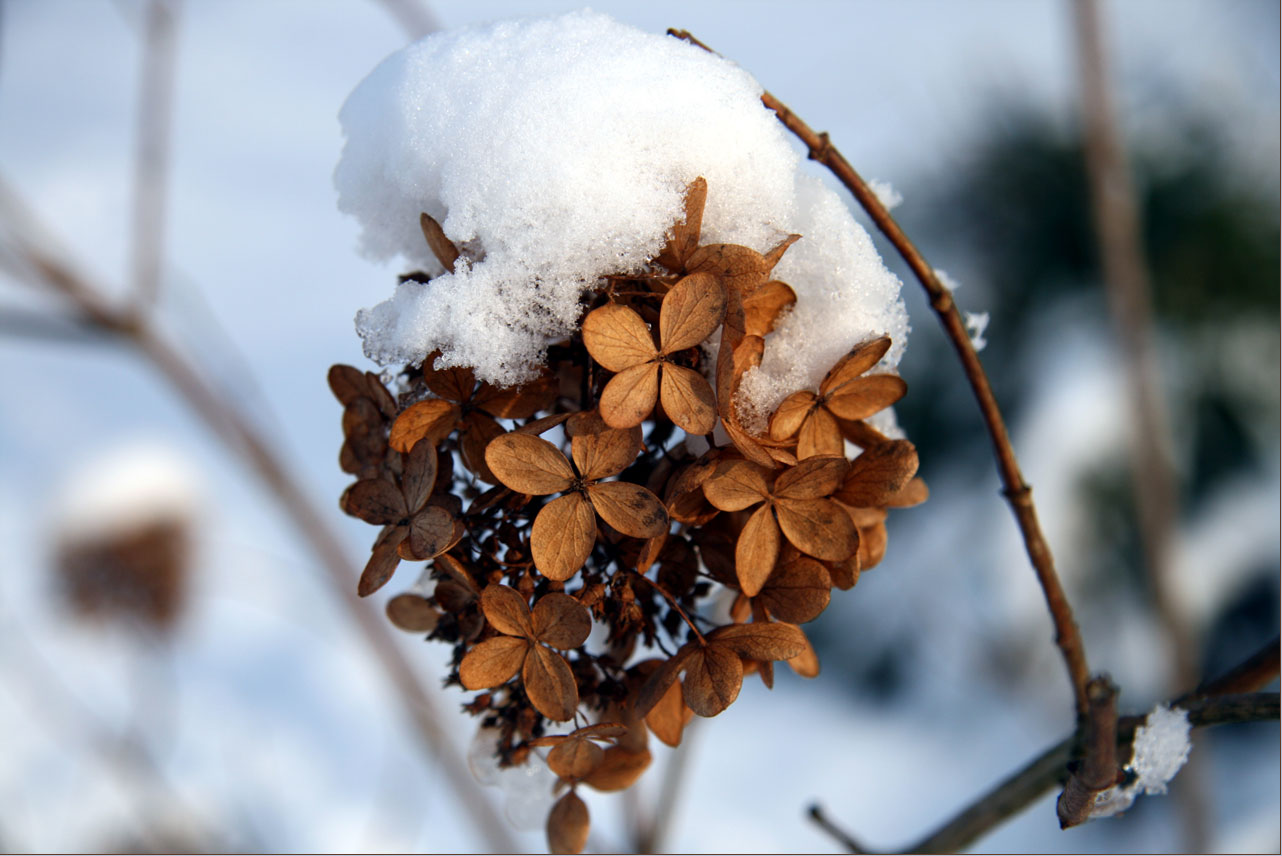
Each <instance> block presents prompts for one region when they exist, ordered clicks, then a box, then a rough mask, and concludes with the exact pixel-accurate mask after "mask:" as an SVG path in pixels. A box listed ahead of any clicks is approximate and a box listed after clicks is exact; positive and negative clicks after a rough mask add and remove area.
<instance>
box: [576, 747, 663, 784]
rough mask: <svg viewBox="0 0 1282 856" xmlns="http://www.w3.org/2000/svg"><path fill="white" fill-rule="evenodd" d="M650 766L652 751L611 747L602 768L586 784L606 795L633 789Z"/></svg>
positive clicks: (606, 751)
mask: <svg viewBox="0 0 1282 856" xmlns="http://www.w3.org/2000/svg"><path fill="white" fill-rule="evenodd" d="M649 766H650V750H648V749H640V750H633V749H624V748H623V747H622V746H611V747H610V748H609V749H606V750H605V755H604V757H603V758H602V760H601V764H600V766H598V767H597V768H596V770H594V771H593V772H592V774H591V775H589V776H588V777H587V779H586V780H585V783H586V784H588V785H591V786H592V787H593V788H596V789H597V790H598V791H605V792H606V793H609V792H612V791H622V790H626V789H627V788H630V787H632V785H633V784H634V783H635V782H636V780H637V779H639V778H641V774H642V773H644V772H645V771H646V768H647V767H649Z"/></svg>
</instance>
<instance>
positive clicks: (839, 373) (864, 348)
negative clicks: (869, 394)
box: [819, 336, 890, 395]
mask: <svg viewBox="0 0 1282 856" xmlns="http://www.w3.org/2000/svg"><path fill="white" fill-rule="evenodd" d="M888 350H890V337H889V336H882V337H881V338H878V339H873V340H872V341H871V342H864V343H863V344H862V345H857V346H855V347H854V348H852V349H851V351H850V353H848V354H846V355H845V356H844V357H842V358H841V359H840V360H838V361H837V364H836V365H835V366H833V367H832V368H831V369H829V370H828V375H827V376H826V377H825V378H824V379H823V382H822V383H821V384H819V392H820V394H822V395H826V394H827V393H829V392H832V391H833V390H835V389H838V388H839V387H841V386H844V385H845V384H847V383H850V382H851V381H852V380H854V379H855V378H857V377H859V376H860V375H861V374H863V373H864V372H866V371H868V370H869V369H870V368H872V367H873V366H875V365H877V361H878V360H880V359H881V358H882V357H884V356H886V352H887V351H888Z"/></svg>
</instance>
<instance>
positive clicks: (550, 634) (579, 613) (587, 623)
mask: <svg viewBox="0 0 1282 856" xmlns="http://www.w3.org/2000/svg"><path fill="white" fill-rule="evenodd" d="M533 623H534V638H536V639H538V640H539V641H540V642H542V643H543V644H544V645H551V646H552V647H553V648H560V649H562V650H565V649H568V648H577V647H579V646H580V645H582V644H583V643H584V641H585V640H586V639H587V638H588V634H589V633H591V632H592V616H591V615H589V614H588V610H587V608H586V607H585V606H583V604H581V603H579V602H578V601H577V600H575V599H574V598H572V597H570V596H569V595H568V594H563V593H562V592H548V593H547V594H545V595H543V597H541V598H539V599H538V600H537V601H535V602H534V610H533Z"/></svg>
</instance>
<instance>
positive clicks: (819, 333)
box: [334, 11, 908, 410]
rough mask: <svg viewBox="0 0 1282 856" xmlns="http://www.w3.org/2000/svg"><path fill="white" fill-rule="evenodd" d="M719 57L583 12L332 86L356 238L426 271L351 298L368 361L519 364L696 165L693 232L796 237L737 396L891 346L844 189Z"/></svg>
mask: <svg viewBox="0 0 1282 856" xmlns="http://www.w3.org/2000/svg"><path fill="white" fill-rule="evenodd" d="M761 92H762V87H761V86H760V85H759V84H758V83H757V82H756V81H755V80H754V79H753V78H752V77H751V76H750V75H749V74H748V73H747V72H745V71H744V70H743V69H741V68H739V67H738V66H736V65H734V64H733V63H732V62H730V61H728V60H725V59H722V58H719V57H717V56H714V55H711V54H709V53H706V52H705V51H703V50H701V49H699V48H696V47H693V46H692V45H689V44H687V43H685V42H682V41H679V40H677V39H674V38H671V37H668V36H664V35H658V34H649V33H644V32H642V31H640V30H636V29H633V28H631V27H628V26H625V25H622V24H619V23H617V22H615V21H614V20H612V19H610V18H609V17H607V16H605V15H601V14H597V13H594V12H590V11H580V12H575V13H571V14H568V15H564V16H560V17H555V18H544V19H528V20H520V21H509V22H502V23H498V24H494V25H490V26H486V27H474V28H468V29H462V30H457V31H454V32H449V33H441V34H434V35H431V36H429V37H427V38H425V39H423V40H421V41H419V42H417V43H415V44H412V45H410V46H408V47H406V48H404V49H403V50H401V51H399V52H397V53H395V54H393V55H392V56H391V57H389V58H388V59H386V60H385V61H384V62H383V63H382V64H381V65H379V66H378V68H376V69H375V70H374V72H373V73H372V74H370V75H369V77H367V78H366V79H365V81H363V82H362V83H361V84H360V86H358V87H357V89H356V91H355V92H353V93H352V95H351V96H350V97H349V98H348V100H347V103H346V104H345V105H344V107H343V109H342V112H341V114H340V119H341V121H342V125H343V131H344V134H345V135H346V140H347V142H346V145H345V147H344V150H343V155H342V158H341V160H340V162H339V164H338V167H337V169H336V171H335V175H334V181H335V185H336V186H337V188H338V192H339V207H340V209H342V210H343V211H344V212H346V213H349V214H351V215H354V216H355V217H356V218H357V219H358V220H359V222H360V224H361V227H362V237H361V242H362V249H363V251H364V252H365V253H366V254H367V255H368V256H370V257H372V258H374V259H397V260H400V261H403V262H404V263H407V264H410V265H413V266H416V267H420V268H422V269H423V270H425V271H426V272H428V273H432V274H440V275H438V276H436V278H435V279H433V280H432V282H430V283H428V284H426V285H423V284H418V283H406V284H403V285H400V286H399V287H398V288H397V289H396V292H395V294H394V295H393V296H392V297H391V298H390V299H388V300H386V301H384V302H383V303H380V304H378V305H377V306H375V307H373V308H371V309H366V310H362V311H361V312H360V313H359V314H358V316H357V329H358V331H359V333H360V335H361V337H362V339H363V340H364V344H365V350H366V353H367V354H368V355H369V356H370V357H371V358H373V359H375V360H376V361H378V362H380V363H382V364H384V365H394V364H403V363H417V362H419V361H421V360H422V359H423V358H424V357H425V356H426V355H427V354H428V353H429V352H430V351H432V350H433V349H435V348H440V349H441V350H442V354H443V356H442V358H441V362H440V363H439V364H440V365H470V366H472V367H474V368H475V369H476V372H477V375H478V376H479V377H481V378H483V379H485V380H489V381H492V382H494V383H498V384H505V385H506V384H512V383H517V382H520V381H522V380H524V379H527V378H528V377H529V376H530V375H531V373H532V372H533V371H534V369H535V368H536V367H537V366H538V365H539V364H540V363H541V361H542V358H543V351H544V348H545V346H546V345H547V343H549V342H551V341H555V340H556V339H558V338H562V337H564V336H566V335H567V334H569V333H570V332H571V331H573V330H574V329H575V327H576V326H577V324H578V321H579V316H580V314H581V306H580V303H579V299H580V297H581V296H582V295H583V294H584V293H585V292H586V291H588V290H589V289H592V288H593V287H595V286H596V285H597V283H598V281H599V278H600V277H601V276H602V275H603V274H606V273H611V272H622V271H639V270H641V269H642V268H643V266H644V265H645V263H646V261H647V260H648V259H650V258H652V257H653V256H654V255H655V254H656V253H657V252H658V250H659V249H660V248H661V246H662V245H663V242H664V236H665V233H666V231H667V230H668V229H669V228H670V227H671V226H672V225H673V223H674V222H675V221H676V220H677V218H678V216H679V215H680V213H681V211H682V202H683V197H684V191H685V188H686V186H687V185H688V184H689V183H690V182H691V181H692V180H693V179H695V178H696V177H698V176H703V177H704V178H706V179H707V182H708V200H707V206H706V209H705V212H704V219H703V235H702V238H703V242H704V243H712V242H733V243H740V244H744V245H746V246H749V247H752V248H754V249H757V250H761V251H765V250H767V249H769V248H770V247H771V246H773V245H774V244H776V243H777V242H778V241H779V240H780V239H781V238H783V237H784V236H786V235H788V234H790V233H793V232H796V233H799V234H801V235H803V236H804V237H803V238H802V240H800V241H798V242H797V243H796V244H795V245H794V246H793V247H792V248H791V249H789V250H788V252H787V254H786V255H785V257H784V259H783V261H782V262H781V263H780V265H779V266H778V267H777V268H776V276H777V277H778V278H780V279H783V280H784V281H786V282H787V283H789V284H790V285H791V286H792V287H793V289H794V290H795V291H796V292H797V295H798V301H797V305H796V307H795V309H794V310H793V311H792V312H791V313H790V314H789V315H788V317H787V318H786V319H785V320H784V321H783V322H782V324H781V325H780V328H779V329H778V330H777V331H776V333H774V334H772V335H771V337H770V339H769V340H768V341H767V349H766V356H765V360H764V362H763V364H762V366H761V368H760V369H759V370H758V371H757V372H755V373H754V375H753V376H752V377H751V378H750V379H749V381H748V389H749V392H748V397H749V399H750V400H751V401H752V403H753V404H755V405H756V406H757V407H758V408H764V409H767V410H768V409H773V407H774V405H775V404H776V403H777V402H778V401H779V400H781V399H782V398H783V397H784V396H785V395H787V394H789V393H791V392H793V391H795V390H797V389H800V388H802V387H807V386H809V387H814V386H816V385H817V384H818V382H819V381H820V380H821V379H822V377H823V375H824V373H825V372H826V371H827V370H828V369H829V368H830V367H831V365H832V364H833V363H834V362H835V361H836V360H837V358H838V357H840V356H841V355H842V354H843V353H845V352H846V351H848V350H849V349H850V348H851V347H853V346H854V345H856V344H858V343H859V342H861V341H864V340H866V339H868V338H872V337H874V336H877V335H881V334H883V333H888V334H890V336H891V337H892V338H893V339H894V341H895V345H894V348H893V349H892V350H891V352H890V353H889V354H888V355H887V358H886V359H885V360H884V362H883V365H882V367H881V370H883V371H884V370H889V369H893V368H894V367H895V366H896V365H897V364H898V362H899V358H900V355H901V354H902V351H903V346H904V340H905V338H906V335H907V332H908V321H907V315H906V312H905V310H904V307H903V303H902V301H901V300H900V297H899V280H898V279H897V278H896V277H895V276H894V275H893V274H891V273H890V272H889V271H887V270H886V268H885V266H884V265H883V263H882V261H881V259H880V257H879V256H878V255H877V253H876V251H875V250H874V249H873V246H872V242H871V241H870V239H869V237H868V235H867V233H866V232H865V231H864V230H863V228H862V227H860V226H859V225H858V224H857V223H855V221H854V219H853V218H852V217H851V215H850V213H849V211H848V210H847V208H846V206H845V205H844V204H843V203H842V201H841V200H840V198H839V197H838V196H837V195H836V194H835V193H834V192H833V191H831V190H829V189H827V188H825V187H824V186H823V185H822V184H821V182H820V181H819V180H818V179H817V178H815V177H814V176H812V175H809V174H805V173H803V172H801V163H802V161H801V158H800V155H799V153H798V149H797V147H796V146H795V144H794V143H793V142H792V141H791V140H790V138H789V137H788V136H787V133H786V131H785V130H784V129H783V128H782V126H780V125H779V123H778V121H777V120H776V119H775V117H774V114H773V113H771V112H770V111H768V110H766V109H765V108H764V107H763V106H762V105H761V103H760V100H759V99H760V95H761ZM420 212H426V213H428V214H430V215H431V216H432V217H434V218H436V219H437V220H438V221H439V222H440V223H441V224H442V227H443V228H444V230H445V233H446V235H447V236H448V237H449V238H450V239H451V240H452V241H454V243H455V244H456V245H458V246H460V247H461V248H462V250H463V257H462V258H461V259H460V262H459V263H458V264H457V265H456V267H455V270H454V271H452V272H445V273H442V271H441V268H440V266H439V264H438V263H437V262H436V261H435V260H434V258H433V257H432V256H431V254H430V252H429V250H428V248H427V245H426V243H425V241H424V239H423V237H422V234H421V233H420V230H419V214H420Z"/></svg>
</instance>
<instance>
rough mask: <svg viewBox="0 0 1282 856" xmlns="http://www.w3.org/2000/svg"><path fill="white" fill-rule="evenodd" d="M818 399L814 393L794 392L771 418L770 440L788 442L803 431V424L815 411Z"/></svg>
mask: <svg viewBox="0 0 1282 856" xmlns="http://www.w3.org/2000/svg"><path fill="white" fill-rule="evenodd" d="M817 400H818V399H817V397H816V396H815V394H814V393H813V392H808V391H806V390H802V391H801V392H794V393H793V394H792V395H790V396H788V397H787V398H785V399H784V400H783V402H782V403H780V405H779V408H778V409H777V410H776V411H775V412H774V415H773V416H771V417H770V439H771V440H776V441H782V440H787V439H788V438H789V437H792V436H793V435H794V434H796V433H797V432H798V431H800V430H801V426H802V424H803V423H804V422H805V421H806V417H808V416H809V415H810V413H811V411H813V410H814V409H815V402H816V401H817Z"/></svg>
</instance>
